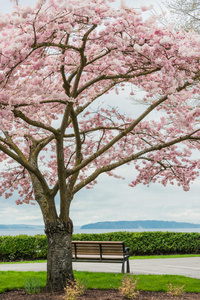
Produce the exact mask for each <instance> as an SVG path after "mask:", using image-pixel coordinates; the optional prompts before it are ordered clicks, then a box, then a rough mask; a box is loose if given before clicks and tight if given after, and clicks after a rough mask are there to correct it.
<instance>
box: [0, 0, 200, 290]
mask: <svg viewBox="0 0 200 300" xmlns="http://www.w3.org/2000/svg"><path fill="white" fill-rule="evenodd" d="M109 2H113V1H109ZM109 2H108V1H106V0H91V1H87V0H82V1H79V0H68V1H65V0H47V1H45V0H39V1H38V2H37V4H36V6H35V7H33V8H31V7H21V6H19V5H16V6H15V9H14V12H13V13H12V14H6V15H4V16H1V19H0V28H1V39H0V41H1V42H0V49H1V50H0V65H1V71H0V85H1V90H0V99H1V100H0V116H1V122H0V130H1V134H0V150H1V156H0V162H1V166H3V167H2V169H1V182H0V195H1V196H4V197H5V198H9V197H10V196H12V195H13V192H14V191H16V190H17V191H18V194H19V199H16V203H17V204H22V203H27V204H28V203H30V204H34V203H35V201H36V202H37V203H38V204H39V207H40V209H41V213H42V216H43V219H44V224H45V233H46V235H47V241H48V257H47V287H48V288H49V289H52V288H53V289H62V288H63V286H64V285H65V282H66V281H67V279H70V280H73V278H74V277H73V270H72V254H71V234H72V232H73V223H72V220H71V219H70V204H71V202H72V200H73V196H74V195H75V194H76V193H77V192H78V191H80V190H81V189H82V188H85V187H86V188H92V187H93V186H94V184H95V183H96V179H97V177H98V176H99V175H101V174H103V173H106V174H108V175H109V176H114V177H120V176H118V175H116V173H115V169H116V168H118V167H120V166H122V165H124V164H127V165H130V166H129V167H130V168H136V169H137V171H138V173H137V174H138V175H137V177H136V178H133V181H132V182H131V183H130V186H132V187H134V186H135V185H136V184H139V183H143V184H147V185H148V184H149V183H150V182H156V181H158V182H160V183H161V184H163V185H164V186H165V185H166V184H167V183H170V184H174V183H175V182H177V183H178V185H180V186H182V187H183V189H184V190H186V191H187V190H188V189H189V185H190V182H191V181H193V180H195V178H196V177H197V176H198V169H199V166H200V164H199V160H195V157H194V156H193V149H197V150H199V148H200V145H199V140H200V133H199V131H200V128H199V116H200V108H199V107H198V105H195V103H196V102H194V101H193V98H195V96H196V94H197V93H198V92H199V87H200V84H199V78H200V65H199V53H200V51H199V50H200V38H199V36H198V35H196V34H194V33H191V32H189V33H185V32H184V31H179V32H173V31H172V30H171V29H167V28H161V27H160V25H157V24H156V19H155V18H152V17H151V18H149V19H145V20H143V18H142V14H143V11H145V10H146V7H142V8H141V10H135V9H133V8H128V7H126V6H125V5H123V3H122V7H121V8H120V9H114V8H113V7H112V5H111V4H109ZM130 85H132V87H138V88H140V89H141V90H143V91H145V92H146V96H145V98H144V99H143V101H144V102H145V103H146V106H145V107H146V109H145V110H144V111H143V113H142V114H139V113H137V110H135V106H134V116H135V115H136V117H134V118H133V117H132V116H133V113H132V112H131V111H130V114H129V115H125V114H123V112H119V111H118V110H117V109H116V108H110V107H109V106H108V107H106V103H104V105H102V106H101V107H98V108H96V110H94V109H91V107H92V105H94V104H95V101H97V100H98V99H99V98H100V97H101V96H103V95H104V94H106V93H109V92H110V91H115V92H116V94H118V93H120V92H121V90H123V89H130V93H131V94H133V92H132V91H131V88H130ZM113 101H114V99H113ZM121 101H123V104H124V106H126V100H125V99H123V98H122V99H121ZM113 106H114V105H113ZM96 107H97V106H96ZM152 111H159V112H160V118H158V119H154V120H149V119H148V118H147V117H148V116H149V115H150V114H151V112H152ZM131 114H132V116H131ZM56 195H59V200H60V205H59V208H57V206H56V204H55V197H56ZM86 213H87V211H86Z"/></svg>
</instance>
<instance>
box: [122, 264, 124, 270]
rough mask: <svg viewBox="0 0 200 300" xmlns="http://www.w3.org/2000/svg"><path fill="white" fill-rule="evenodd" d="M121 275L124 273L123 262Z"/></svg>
mask: <svg viewBox="0 0 200 300" xmlns="http://www.w3.org/2000/svg"><path fill="white" fill-rule="evenodd" d="M122 273H124V261H123V263H122Z"/></svg>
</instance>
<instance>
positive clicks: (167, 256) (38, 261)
mask: <svg viewBox="0 0 200 300" xmlns="http://www.w3.org/2000/svg"><path fill="white" fill-rule="evenodd" d="M182 257H200V254H175V255H149V256H148V255H147V256H130V259H159V258H182ZM45 262H47V261H46V260H32V261H26V260H24V261H14V262H0V264H28V263H45Z"/></svg>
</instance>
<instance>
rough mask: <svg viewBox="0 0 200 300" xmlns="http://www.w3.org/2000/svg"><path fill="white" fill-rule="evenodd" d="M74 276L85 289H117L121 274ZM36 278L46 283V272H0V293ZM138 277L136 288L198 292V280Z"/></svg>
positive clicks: (41, 284)
mask: <svg viewBox="0 0 200 300" xmlns="http://www.w3.org/2000/svg"><path fill="white" fill-rule="evenodd" d="M74 275H75V278H78V279H79V280H81V281H82V282H83V283H84V284H85V286H86V288H87V289H91V288H96V289H117V288H118V287H119V286H120V285H121V280H122V277H123V276H124V275H123V274H114V273H91V272H77V271H74ZM31 278H35V279H37V281H38V282H39V284H40V287H44V286H45V284H46V272H15V271H5V272H4V271H1V272H0V293H3V292H5V291H8V290H13V289H23V288H24V287H25V282H27V281H28V280H30V279H31ZM136 278H139V280H138V284H137V289H139V290H143V291H162V292H166V291H167V286H166V285H167V284H169V283H171V284H172V285H173V286H177V285H178V286H183V285H185V287H184V290H185V292H195V293H200V280H198V279H195V278H188V277H185V276H177V275H134V279H136Z"/></svg>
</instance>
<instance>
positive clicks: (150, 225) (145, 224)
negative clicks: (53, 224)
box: [81, 221, 200, 229]
mask: <svg viewBox="0 0 200 300" xmlns="http://www.w3.org/2000/svg"><path fill="white" fill-rule="evenodd" d="M156 228H160V229H161V228H166V229H167V228H168V229H170V228H200V224H193V223H184V222H174V221H115V222H109V221H108V222H97V223H90V224H86V225H83V226H81V229H156Z"/></svg>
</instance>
